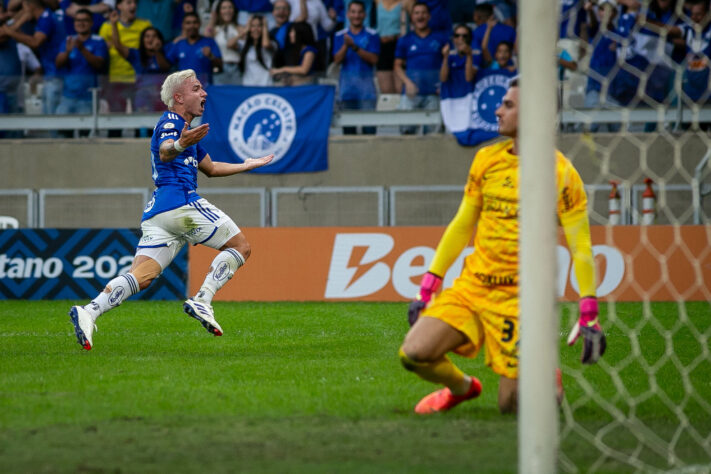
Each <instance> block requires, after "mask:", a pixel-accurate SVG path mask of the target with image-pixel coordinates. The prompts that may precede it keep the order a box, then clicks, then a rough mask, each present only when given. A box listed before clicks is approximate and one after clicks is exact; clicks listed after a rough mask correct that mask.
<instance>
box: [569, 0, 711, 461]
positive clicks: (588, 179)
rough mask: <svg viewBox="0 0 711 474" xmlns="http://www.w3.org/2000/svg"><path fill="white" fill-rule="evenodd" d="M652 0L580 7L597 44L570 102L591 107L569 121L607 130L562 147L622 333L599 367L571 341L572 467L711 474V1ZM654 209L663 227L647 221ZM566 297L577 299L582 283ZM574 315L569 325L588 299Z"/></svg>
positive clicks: (610, 326) (606, 301)
mask: <svg viewBox="0 0 711 474" xmlns="http://www.w3.org/2000/svg"><path fill="white" fill-rule="evenodd" d="M621 3H623V2H620V4H621ZM626 3H628V2H626ZM641 3H642V5H641V8H640V9H638V10H636V9H635V8H626V7H624V8H623V7H621V6H619V5H616V4H615V2H605V1H601V0H598V2H596V4H592V3H591V4H589V5H588V7H587V9H585V8H583V9H582V10H580V11H584V12H585V14H587V15H588V20H586V21H588V23H587V24H586V23H585V21H581V22H579V25H580V26H581V28H580V32H581V33H580V38H579V44H580V45H582V46H583V48H584V50H585V54H584V56H583V58H582V59H581V60H580V61H579V70H578V72H577V73H576V74H577V75H576V74H573V75H572V77H569V78H568V79H567V80H566V81H565V84H564V87H565V88H566V89H565V92H564V94H563V100H564V105H563V108H564V114H565V113H566V112H567V113H571V112H572V113H573V114H574V116H575V117H578V118H581V119H580V120H573V121H569V122H568V123H566V122H565V120H564V122H563V127H562V129H563V130H564V131H573V132H580V131H583V132H589V131H593V133H584V134H583V135H582V139H581V135H578V134H565V133H564V134H562V135H561V144H560V147H561V149H562V150H563V152H564V153H565V154H566V155H567V156H568V157H569V158H570V159H571V160H572V161H573V163H574V165H575V166H576V168H578V170H579V171H580V173H581V175H582V176H583V179H584V181H585V183H586V186H587V190H588V197H589V201H590V203H589V209H590V220H591V224H593V225H595V224H598V225H599V227H597V228H594V229H593V245H594V247H595V250H596V252H595V253H596V254H598V256H597V257H596V263H597V270H598V281H599V285H600V288H602V287H605V292H607V293H606V294H599V295H598V296H601V305H600V306H601V318H602V320H603V327H604V329H605V332H606V334H607V340H608V351H607V353H606V355H605V357H604V358H603V359H602V360H601V361H600V362H599V363H598V364H597V365H596V366H582V365H581V364H580V362H579V360H578V357H579V354H578V351H579V347H576V349H575V350H571V349H563V350H562V352H561V354H562V355H561V365H562V368H563V374H564V385H565V388H566V402H564V404H563V407H562V412H561V429H560V457H559V462H560V464H559V465H560V468H561V470H562V471H565V472H630V471H637V472H655V471H673V472H711V352H710V351H709V340H710V339H711V306H710V305H709V302H711V290H710V286H711V250H710V249H711V226H709V216H710V215H711V202H710V201H711V199H705V197H706V195H707V194H709V192H710V191H711V184H709V182H710V181H711V179H710V176H709V175H710V174H711V168H710V167H709V163H708V161H709V156H711V153H709V150H711V137H710V136H709V134H708V132H707V130H708V129H709V127H708V125H709V124H708V122H711V118H710V117H711V113H710V112H711V110H710V109H711V106H710V105H706V102H707V100H708V98H709V91H711V88H710V87H709V74H708V71H709V68H708V55H709V51H711V47H710V46H709V43H710V42H711V27H709V26H708V18H709V16H708V14H707V13H705V16H703V15H702V16H701V19H702V20H701V21H700V22H699V18H700V17H699V11H698V9H699V8H702V7H703V11H704V12H708V7H707V3H708V2H682V1H678V2H674V1H670V0H666V1H664V0H650V1H644V2H641ZM605 4H609V5H610V8H609V10H608V7H606V6H604V5H605ZM698 4H703V6H702V7H699V6H698ZM581 7H582V5H581ZM613 12H614V13H613ZM592 15H595V16H596V18H597V23H598V25H597V26H596V25H595V23H596V22H595V21H589V18H590V16H592ZM607 18H611V20H610V22H611V23H610V25H611V26H610V27H609V28H606V27H605V22H606V21H607ZM571 31H573V29H572V27H571ZM585 33H589V35H587V36H586V35H585ZM674 38H678V39H674ZM609 44H614V45H615V46H614V49H610V50H611V51H614V55H615V56H614V64H608V66H609V68H607V66H606V67H601V65H600V61H599V60H600V59H601V55H602V56H604V54H603V53H600V49H604V48H598V46H601V45H602V46H605V47H609ZM595 54H597V55H595ZM591 56H592V58H591ZM607 58H608V59H609V56H607ZM603 59H604V58H603ZM588 77H592V78H593V79H595V80H597V81H598V82H599V83H600V88H599V91H596V90H595V87H594V86H591V85H590V83H588V82H587V79H588ZM591 91H592V92H591ZM581 104H584V106H581ZM601 111H602V113H601ZM605 114H607V115H605ZM646 179H648V180H651V181H649V182H645V180H646ZM611 181H614V182H615V184H616V185H617V189H618V192H619V201H616V202H615V203H614V205H616V206H619V210H620V212H619V214H613V216H614V217H613V219H619V222H620V225H618V226H614V227H613V226H611V225H610V214H609V210H610V195H611V191H612V185H611V184H610V182H611ZM652 194H653V195H654V196H653V197H652ZM612 195H613V197H614V192H612ZM650 206H651V207H650ZM613 208H614V206H613ZM644 209H647V211H650V210H651V211H653V212H646V213H645V212H644ZM650 221H653V223H654V224H657V225H651V226H649V225H643V224H645V223H649V222H650ZM603 226H604V227H603ZM615 256H618V257H619V258H617V259H615V258H614V257H615ZM613 274H615V275H618V276H619V281H617V280H616V277H615V275H613ZM611 275H612V277H611ZM605 278H608V280H607V286H605V281H602V280H604V279H605ZM609 278H611V280H610V279H609ZM615 282H617V283H616V284H614V283H615ZM610 288H612V289H610ZM566 296H568V297H569V299H573V298H574V293H572V292H571V290H570V288H568V289H567V290H566ZM561 313H562V316H563V317H562V319H561V326H562V330H563V332H564V333H565V332H566V331H567V330H568V329H569V328H570V327H571V326H572V324H573V323H574V321H575V320H577V317H578V311H577V306H576V305H574V304H564V305H562V310H561ZM561 339H564V334H561Z"/></svg>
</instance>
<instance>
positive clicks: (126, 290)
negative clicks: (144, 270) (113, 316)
mask: <svg viewBox="0 0 711 474" xmlns="http://www.w3.org/2000/svg"><path fill="white" fill-rule="evenodd" d="M106 287H107V288H109V289H110V290H111V291H109V292H108V293H106V292H104V291H102V292H101V293H99V296H97V297H96V298H94V299H93V300H91V303H89V304H88V305H86V306H84V309H85V310H87V311H88V312H89V314H91V317H92V318H93V319H94V321H96V320H97V318H98V317H99V316H101V315H102V314H104V313H105V312H107V311H109V310H110V309H113V308H115V307H116V306H118V305H120V304H121V303H123V300H125V299H126V298H128V297H129V296H131V295H135V294H136V293H138V291H139V287H138V280H136V277H135V276H133V275H132V274H131V273H124V274H123V275H119V276H117V277H116V278H114V279H113V280H111V281H110V282H108V283H107V284H106Z"/></svg>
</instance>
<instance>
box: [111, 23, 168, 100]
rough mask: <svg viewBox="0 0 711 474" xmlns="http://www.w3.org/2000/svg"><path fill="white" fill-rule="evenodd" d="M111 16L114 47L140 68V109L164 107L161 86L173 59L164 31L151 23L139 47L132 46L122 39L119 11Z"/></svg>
mask: <svg viewBox="0 0 711 474" xmlns="http://www.w3.org/2000/svg"><path fill="white" fill-rule="evenodd" d="M109 20H110V21H111V27H112V33H111V41H112V42H113V47H114V48H116V51H118V53H119V54H120V55H121V57H122V58H124V59H125V60H127V61H128V62H129V63H130V64H131V66H132V67H133V69H134V71H136V95H135V101H136V104H135V108H136V110H137V111H139V112H157V111H159V110H162V109H163V108H165V104H163V101H162V100H161V98H160V89H161V85H162V84H163V81H164V80H165V78H166V76H167V73H168V71H169V70H170V62H168V59H167V58H166V57H165V52H164V51H163V44H164V42H163V34H162V33H161V32H160V30H159V29H157V28H155V27H153V26H149V27H148V28H146V29H144V30H143V31H142V32H141V37H140V39H139V43H138V49H136V48H129V47H128V46H126V45H125V44H123V43H122V42H121V36H120V35H119V33H118V20H119V15H118V13H117V12H112V13H111V15H110V16H109Z"/></svg>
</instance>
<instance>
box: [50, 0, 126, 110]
mask: <svg viewBox="0 0 711 474" xmlns="http://www.w3.org/2000/svg"><path fill="white" fill-rule="evenodd" d="M117 16H118V15H117ZM92 24H93V18H92V14H91V11H89V10H87V9H86V8H83V9H80V10H77V12H76V13H75V14H74V31H76V34H75V35H72V36H68V37H67V39H66V41H65V43H64V44H63V45H62V47H61V48H60V50H59V54H58V55H57V59H56V61H55V62H56V64H57V67H58V68H66V69H67V72H66V74H65V75H64V87H63V89H62V99H61V101H60V102H59V106H58V107H57V114H61V115H66V114H83V115H89V114H91V90H90V89H91V88H92V87H97V86H98V75H99V73H101V71H102V70H103V69H104V66H105V65H106V62H107V61H108V58H109V49H108V48H107V46H106V42H105V41H104V38H102V37H101V36H99V35H94V34H92V33H91V31H92Z"/></svg>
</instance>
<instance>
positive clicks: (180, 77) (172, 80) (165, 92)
mask: <svg viewBox="0 0 711 474" xmlns="http://www.w3.org/2000/svg"><path fill="white" fill-rule="evenodd" d="M189 77H197V76H196V75H195V71H193V70H192V69H185V70H183V71H178V72H174V73H173V74H171V75H169V76H168V77H166V78H165V81H163V85H162V86H161V88H160V100H162V101H163V103H164V104H165V105H167V106H168V107H173V106H174V105H175V99H174V98H173V94H175V90H176V89H178V88H179V87H180V86H181V85H183V82H185V79H188V78H189Z"/></svg>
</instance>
